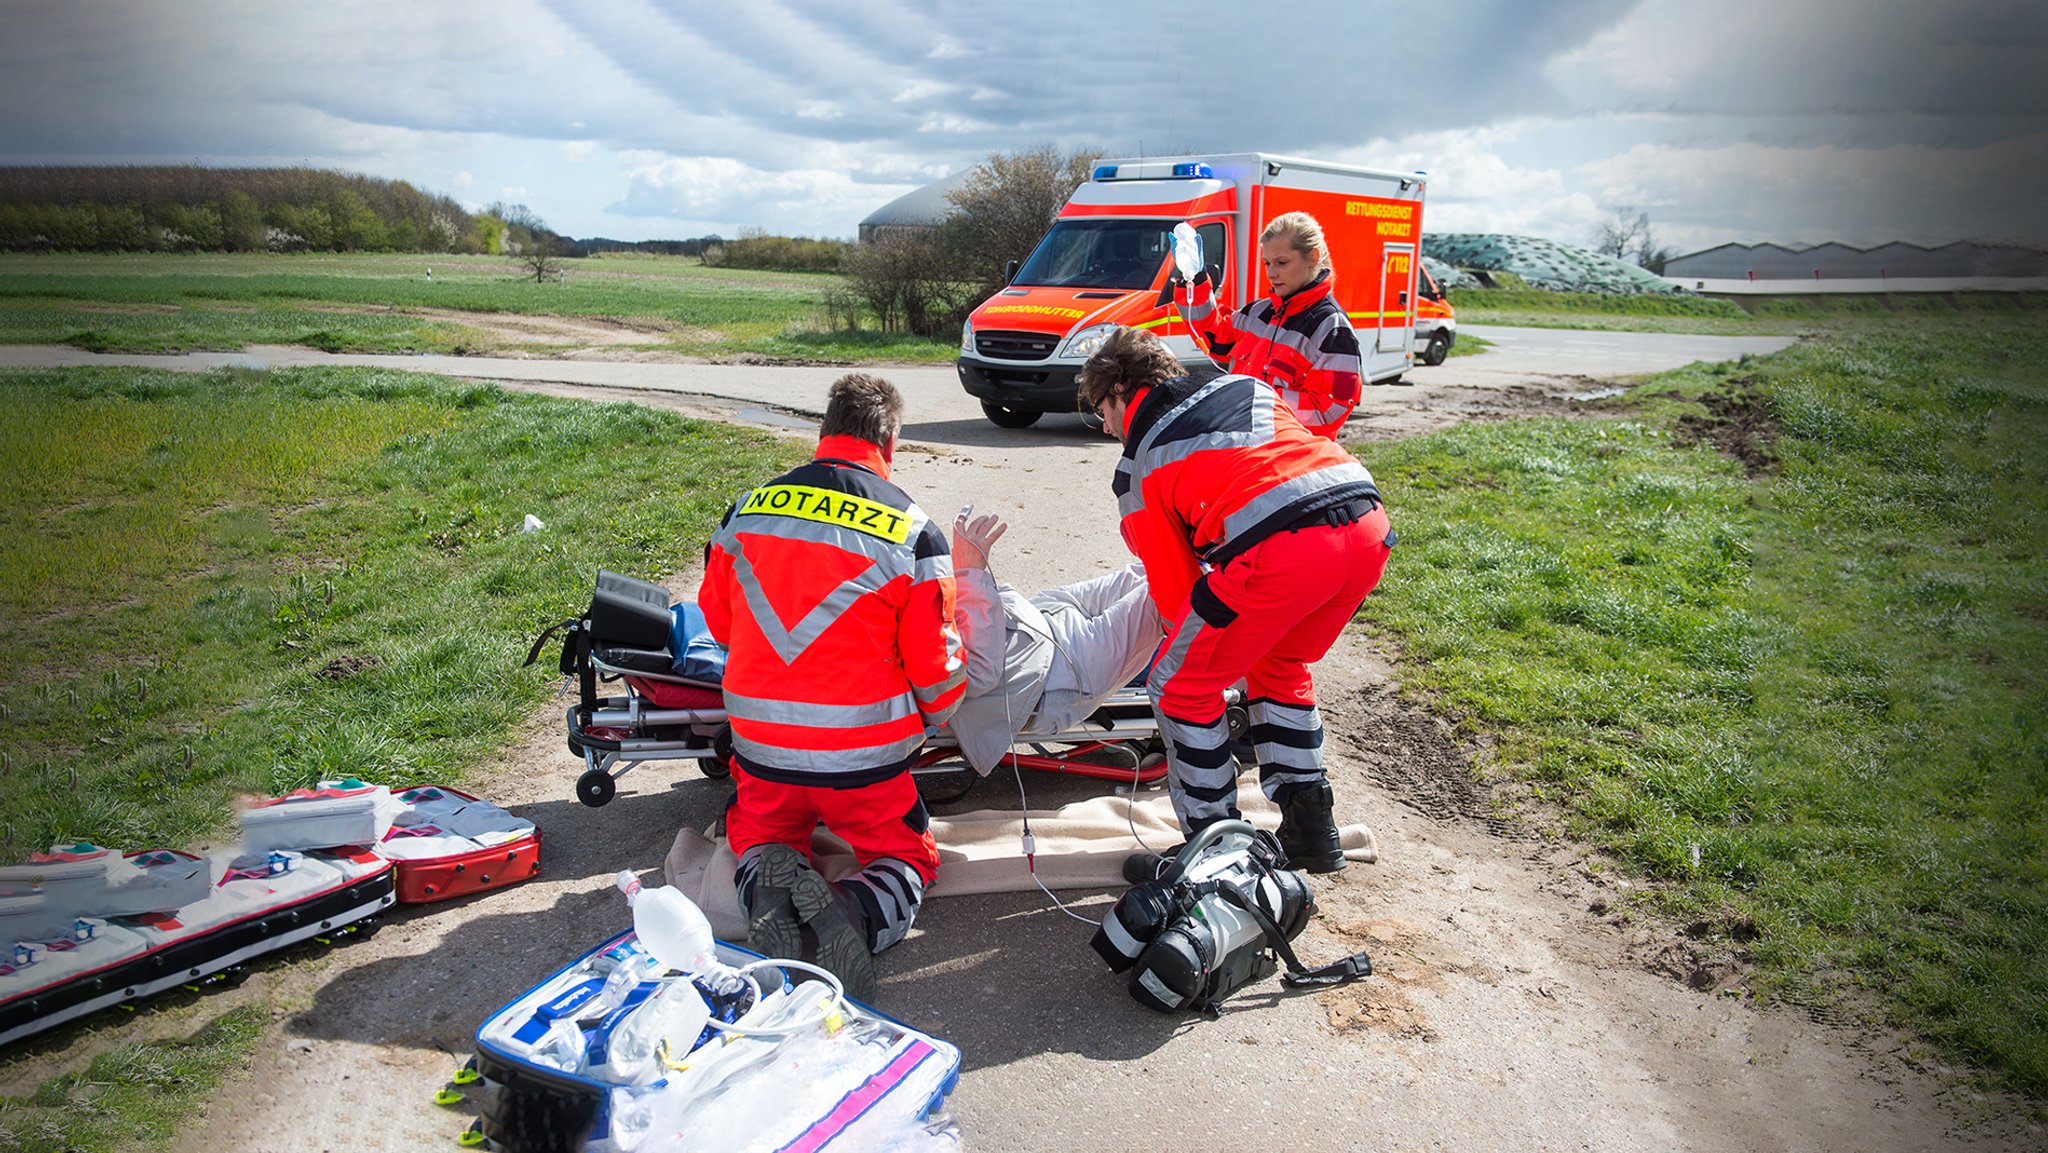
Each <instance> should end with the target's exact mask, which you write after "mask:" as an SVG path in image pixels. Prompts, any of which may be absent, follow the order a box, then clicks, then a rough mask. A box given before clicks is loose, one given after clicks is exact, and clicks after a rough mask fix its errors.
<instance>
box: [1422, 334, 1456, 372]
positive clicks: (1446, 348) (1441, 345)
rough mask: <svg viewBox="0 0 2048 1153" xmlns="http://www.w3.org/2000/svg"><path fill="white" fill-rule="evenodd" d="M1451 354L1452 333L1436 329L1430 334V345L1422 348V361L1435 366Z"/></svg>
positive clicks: (1432, 366)
mask: <svg viewBox="0 0 2048 1153" xmlns="http://www.w3.org/2000/svg"><path fill="white" fill-rule="evenodd" d="M1450 355H1451V334H1450V333H1448V332H1444V331H1441V330H1439V331H1436V332H1432V333H1430V334H1429V347H1428V348H1425V349H1423V350H1422V363H1424V364H1426V365H1429V366H1430V367H1431V368H1435V367H1436V366H1437V365H1439V364H1442V363H1443V362H1444V358H1446V357H1448V356H1450Z"/></svg>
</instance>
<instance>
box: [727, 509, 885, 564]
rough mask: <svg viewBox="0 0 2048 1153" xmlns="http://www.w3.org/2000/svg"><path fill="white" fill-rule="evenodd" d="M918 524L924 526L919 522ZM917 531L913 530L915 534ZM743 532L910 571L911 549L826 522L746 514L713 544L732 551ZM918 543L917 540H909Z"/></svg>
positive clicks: (735, 518) (737, 519) (730, 524)
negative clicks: (825, 547) (838, 551)
mask: <svg viewBox="0 0 2048 1153" xmlns="http://www.w3.org/2000/svg"><path fill="white" fill-rule="evenodd" d="M914 523H921V522H916V521H914ZM914 531H915V530H914V529H913V532H914ZM742 532H747V533H753V534H756V535H760V536H772V537H776V538H778V539H780V540H800V541H805V542H807V543H810V544H822V545H830V546H832V547H833V548H837V549H844V550H845V551H847V552H850V553H857V554H859V555H861V556H865V557H871V558H873V559H874V560H876V561H878V562H881V563H882V564H885V565H887V566H888V567H889V568H890V569H891V570H893V571H895V572H908V571H910V560H911V547H910V545H908V544H895V543H893V542H891V541H887V540H883V539H882V538H881V537H878V536H875V535H873V534H871V533H864V532H860V531H859V530H857V529H850V528H846V527H844V526H843V525H836V524H827V523H825V522H823V521H815V520H805V519H803V518H801V517H793V516H775V515H773V514H771V513H745V514H742V515H739V516H735V517H733V518H732V520H731V521H729V522H727V523H726V525H725V527H723V528H721V529H719V530H718V534H717V535H716V536H714V537H712V543H713V544H716V545H718V546H719V547H721V548H724V549H725V550H726V551H727V552H730V551H732V543H733V542H736V541H738V539H739V535H740V533H742ZM905 539H906V540H910V541H914V540H916V539H917V538H916V536H915V535H912V536H910V537H907V538H905Z"/></svg>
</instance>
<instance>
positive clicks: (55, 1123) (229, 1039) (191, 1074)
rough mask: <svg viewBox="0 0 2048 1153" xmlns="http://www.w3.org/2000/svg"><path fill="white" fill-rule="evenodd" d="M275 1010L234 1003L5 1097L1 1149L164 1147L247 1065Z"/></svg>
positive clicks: (49, 1152) (0, 1101)
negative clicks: (177, 1034)
mask: <svg viewBox="0 0 2048 1153" xmlns="http://www.w3.org/2000/svg"><path fill="white" fill-rule="evenodd" d="M267 1023H268V1015H267V1014H265V1013H264V1012H263V1010H261V1009H258V1008H253V1007H244V1008H240V1009H232V1010H229V1011H228V1012H226V1013H223V1014H221V1015H220V1016H219V1017H217V1018H215V1019H214V1020H213V1021H211V1022H209V1023H208V1024H206V1025H205V1026H204V1027H202V1028H200V1029H199V1030H198V1031H197V1032H196V1033H194V1034H193V1035H192V1036H190V1037H188V1038H185V1039H183V1040H175V1041H145V1042H138V1043H132V1044H127V1045H122V1046H120V1047H119V1048H116V1049H113V1050H110V1051H108V1052H106V1053H102V1054H100V1055H99V1056H97V1057H95V1058H93V1060H92V1063H91V1064H90V1065H88V1066H87V1067H86V1068H85V1069H83V1070H80V1071H79V1072H76V1073H65V1074H61V1075H59V1076H56V1077H52V1078H50V1079H49V1080H48V1081H45V1082H44V1083H43V1084H42V1085H41V1086H40V1087H39V1088H38V1089H37V1090H36V1091H35V1092H34V1093H33V1094H30V1095H29V1096H27V1097H23V1098H13V1097H0V1149H5V1150H8V1151H9V1153H16V1151H18V1153H120V1151H122V1150H128V1149H137V1148H161V1147H163V1146H164V1145H165V1144H166V1143H168V1142H169V1141H170V1139H171V1138H172V1137H174V1136H176V1135H177V1133H178V1130H179V1127H180V1126H181V1125H182V1124H184V1123H185V1122H186V1121H187V1120H189V1119H190V1118H191V1117H193V1116H194V1115H195V1114H197V1113H198V1112H199V1110H200V1109H202V1108H203V1107H204V1106H205V1104H206V1101H207V1098H208V1097H209V1096H210V1095H211V1094H212V1092H213V1090H214V1089H215V1088H217V1087H218V1086H219V1085H220V1084H221V1083H222V1082H223V1081H225V1080H226V1079H227V1078H228V1077H229V1076H230V1075H231V1074H232V1073H233V1072H234V1071H235V1070H237V1069H239V1068H240V1067H242V1066H243V1065H245V1064H247V1062H248V1060H249V1058H250V1057H251V1056H252V1055H253V1054H254V1053H255V1051H256V1046H257V1042H258V1041H259V1040H260V1039H261V1038H262V1036H263V1028H264V1026H265V1025H266V1024H267Z"/></svg>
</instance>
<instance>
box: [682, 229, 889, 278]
mask: <svg viewBox="0 0 2048 1153" xmlns="http://www.w3.org/2000/svg"><path fill="white" fill-rule="evenodd" d="M851 247H852V245H850V244H848V243H847V242H846V241H844V240H813V239H811V238H809V237H805V236H770V235H768V233H766V232H764V231H762V230H760V229H748V230H746V231H743V232H741V233H740V235H739V238H738V239H737V240H722V241H713V242H712V243H708V244H705V245H704V246H703V248H702V249H701V250H700V255H699V259H701V260H702V261H703V262H704V263H705V264H708V265H711V266H713V267H718V268H748V269H757V270H765V271H769V272H838V271H840V269H841V267H842V264H843V261H844V260H845V258H846V252H847V250H848V249H849V248H851Z"/></svg>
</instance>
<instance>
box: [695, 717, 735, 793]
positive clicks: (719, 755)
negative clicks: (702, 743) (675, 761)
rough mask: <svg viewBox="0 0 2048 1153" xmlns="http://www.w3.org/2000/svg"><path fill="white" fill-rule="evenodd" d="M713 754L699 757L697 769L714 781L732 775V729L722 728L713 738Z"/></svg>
mask: <svg viewBox="0 0 2048 1153" xmlns="http://www.w3.org/2000/svg"><path fill="white" fill-rule="evenodd" d="M711 753H712V755H711V756H708V757H699V758H697V769H698V771H699V772H702V773H703V774H704V775H705V776H707V777H710V778H711V779H712V780H714V781H722V780H724V779H726V778H727V777H730V776H732V730H731V729H721V730H719V733H718V735H717V736H716V737H713V738H712V740H711Z"/></svg>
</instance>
